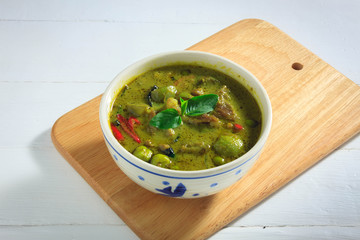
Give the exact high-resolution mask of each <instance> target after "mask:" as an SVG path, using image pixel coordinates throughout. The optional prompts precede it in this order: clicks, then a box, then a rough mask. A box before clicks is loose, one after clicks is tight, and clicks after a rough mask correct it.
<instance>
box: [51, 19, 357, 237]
mask: <svg viewBox="0 0 360 240" xmlns="http://www.w3.org/2000/svg"><path fill="white" fill-rule="evenodd" d="M189 49H191V50H199V51H206V52H211V53H215V54H218V55H221V56H224V57H226V58H228V59H231V60H233V61H235V62H237V63H239V64H240V65H242V66H244V67H245V68H247V69H248V70H250V71H251V72H252V73H253V74H254V75H255V76H256V77H257V78H258V79H259V80H260V81H261V82H262V84H263V85H264V87H265V88H266V90H267V92H268V94H269V97H270V100H271V102H272V106H273V126H272V130H271V133H270V136H269V139H268V142H267V144H266V146H265V150H264V152H263V153H262V155H261V157H260V159H259V160H258V161H257V163H256V164H255V166H254V167H253V168H252V170H251V171H250V172H249V173H248V174H247V175H246V176H245V177H244V178H243V179H242V180H241V181H240V182H238V183H237V184H235V185H233V186H231V187H229V188H228V189H225V190H224V191H222V192H220V193H218V194H216V195H213V196H209V197H206V198H200V199H193V200H182V199H171V198H168V197H164V196H160V195H156V194H153V193H151V192H149V191H147V190H144V189H142V188H141V187H138V186H137V185H136V184H135V183H133V182H132V181H131V180H130V179H128V178H127V177H126V176H125V175H124V174H123V173H122V172H121V170H120V169H119V168H118V167H117V166H116V164H115V163H114V162H113V160H112V158H111V156H110V155H109V153H108V152H107V149H106V146H105V143H104V141H103V138H102V133H101V130H100V124H99V120H98V107H99V102H100V96H98V97H97V98H95V99H93V100H91V101H89V102H87V103H85V104H83V105H82V106H80V107H78V108H76V109H74V110H73V111H71V112H69V113H67V114H65V115H64V116H62V117H61V118H60V119H58V121H57V122H56V123H55V124H54V126H53V129H52V139H53V142H54V144H55V146H56V148H57V149H58V150H59V152H60V153H61V154H62V155H63V156H64V157H65V158H66V160H67V161H68V162H69V163H70V164H71V165H72V166H73V167H74V168H75V169H76V170H77V171H78V172H79V173H80V174H81V176H83V177H84V179H85V180H86V181H87V182H88V183H89V184H90V185H91V186H92V187H93V188H94V189H95V191H96V192H97V193H98V194H99V195H100V196H101V197H102V198H103V199H104V200H105V201H106V202H107V203H108V204H109V206H110V207H112V209H113V210H114V211H115V212H116V213H117V214H118V215H119V216H120V217H121V218H122V219H123V220H124V221H125V222H126V223H127V224H128V225H129V227H130V228H131V229H132V230H133V231H134V232H135V233H136V234H137V235H138V236H139V237H140V238H142V239H204V238H207V237H209V236H210V235H212V234H213V233H215V232H216V231H218V230H219V229H221V228H222V227H224V226H225V225H226V224H228V223H230V222H231V221H232V220H234V219H235V218H237V217H239V216H240V215H241V214H243V213H244V212H246V211H247V210H249V209H250V208H251V207H253V206H254V205H256V204H257V203H259V202H260V201H261V200H263V199H265V198H266V197H268V196H269V195H271V194H272V193H274V192H275V191H276V190H278V189H279V188H280V187H282V186H284V185H285V184H286V183H287V182H289V181H290V180H291V179H293V178H295V177H296V176H298V175H299V174H301V173H302V172H303V171H304V170H306V169H308V168H309V167H310V166H312V165H314V164H315V163H316V162H318V161H319V160H320V159H322V158H323V157H324V156H326V155H327V154H329V153H330V152H332V151H333V150H334V149H335V148H336V147H338V146H339V145H341V144H342V143H344V142H345V141H346V140H348V139H349V138H351V137H352V136H354V135H355V134H357V133H358V132H359V131H360V119H359V116H360V88H359V86H357V85H356V84H355V83H353V82H352V81H350V80H349V79H347V78H346V77H345V76H343V75H342V74H341V73H339V72H337V71H336V70H335V69H334V68H332V67H331V66H329V65H328V64H327V63H325V62H324V61H322V60H321V59H320V58H318V57H317V56H316V55H314V54H313V53H311V52H310V51H309V50H307V49H306V48H304V47H303V46H301V45H300V44H299V43H297V42H296V41H294V40H293V39H291V38H290V37H289V36H287V35H286V34H285V33H283V32H282V31H280V30H279V29H277V28H276V27H274V26H273V25H271V24H270V23H268V22H265V21H262V20H257V19H247V20H243V21H240V22H238V23H236V24H234V25H232V26H230V27H228V28H226V29H224V30H222V31H220V32H218V33H216V34H215V35H213V36H211V37H209V38H207V39H205V40H204V41H202V42H200V43H198V44H196V45H194V46H192V47H190V48H189ZM295 62H298V63H301V64H302V65H303V68H302V69H301V70H294V69H293V68H292V64H293V63H295Z"/></svg>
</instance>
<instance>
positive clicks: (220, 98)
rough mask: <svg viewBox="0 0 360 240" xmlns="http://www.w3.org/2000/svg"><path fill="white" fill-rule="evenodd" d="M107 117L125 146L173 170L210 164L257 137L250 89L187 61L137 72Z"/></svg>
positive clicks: (216, 163)
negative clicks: (142, 72)
mask: <svg viewBox="0 0 360 240" xmlns="http://www.w3.org/2000/svg"><path fill="white" fill-rule="evenodd" d="M125 90H126V91H125ZM109 118H110V123H111V128H112V130H113V133H114V136H115V138H116V139H117V140H118V141H119V142H120V144H122V145H123V147H124V148H125V149H127V150H128V151H129V152H131V153H133V155H134V156H136V157H138V158H140V159H142V160H143V161H146V162H148V163H149V164H153V165H156V166H159V167H163V168H169V169H175V170H201V169H207V168H213V167H216V166H220V165H223V164H226V163H228V162H231V161H233V160H234V159H236V158H238V157H240V156H241V155H243V154H244V153H246V152H247V151H249V150H250V148H251V147H252V146H254V144H255V143H256V141H257V139H258V137H259V135H260V131H261V119H262V117H261V112H260V108H259V106H258V104H257V102H256V100H255V99H254V97H253V96H252V94H251V92H250V91H249V90H247V89H246V88H245V87H244V86H242V85H241V84H240V83H238V82H237V81H236V80H235V79H232V78H231V77H230V76H228V75H226V74H224V73H221V72H219V71H216V70H213V69H210V68H205V67H200V66H191V65H174V66H166V67H161V68H157V69H154V70H151V71H148V72H146V73H144V74H142V75H140V76H138V77H136V78H135V79H133V80H132V81H131V83H129V84H128V85H126V88H124V89H123V90H121V91H120V93H119V94H118V96H117V98H116V99H115V101H114V103H113V108H112V111H111V113H110V116H109Z"/></svg>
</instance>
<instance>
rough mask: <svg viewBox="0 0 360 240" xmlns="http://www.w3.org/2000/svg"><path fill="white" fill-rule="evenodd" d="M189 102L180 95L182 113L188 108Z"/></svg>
mask: <svg viewBox="0 0 360 240" xmlns="http://www.w3.org/2000/svg"><path fill="white" fill-rule="evenodd" d="M187 103H188V101H184V99H182V98H181V97H180V104H181V115H183V114H184V112H185V110H186V107H187Z"/></svg>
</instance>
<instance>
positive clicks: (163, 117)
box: [150, 108, 182, 129]
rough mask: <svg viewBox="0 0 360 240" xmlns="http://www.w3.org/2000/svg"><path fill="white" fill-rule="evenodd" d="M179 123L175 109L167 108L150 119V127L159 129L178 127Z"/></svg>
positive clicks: (179, 119) (179, 118)
mask: <svg viewBox="0 0 360 240" xmlns="http://www.w3.org/2000/svg"><path fill="white" fill-rule="evenodd" d="M181 121H182V120H181V117H180V115H179V113H178V112H177V111H176V110H175V109H173V108H169V109H166V110H164V111H161V112H159V113H158V114H156V116H155V117H153V118H152V119H151V121H150V125H151V126H154V127H157V128H160V129H169V128H176V127H178V126H179V125H180V124H181Z"/></svg>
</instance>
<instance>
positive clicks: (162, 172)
mask: <svg viewBox="0 0 360 240" xmlns="http://www.w3.org/2000/svg"><path fill="white" fill-rule="evenodd" d="M186 54H189V55H194V56H200V55H201V56H202V57H210V58H213V59H215V60H217V61H219V62H221V63H223V64H225V65H226V66H227V67H228V66H230V67H228V68H230V69H231V70H236V71H237V72H242V74H239V75H240V76H241V77H242V78H244V79H245V80H247V79H249V78H251V79H252V81H253V82H254V83H255V84H256V85H257V87H258V91H256V95H258V96H259V97H257V101H260V99H259V98H260V96H262V98H263V99H264V100H265V101H264V102H261V105H262V115H263V120H266V122H265V121H264V123H263V128H262V130H261V133H260V137H259V139H258V141H257V142H256V144H255V145H254V146H253V147H252V148H251V149H250V150H249V151H248V152H246V153H245V154H244V155H242V156H240V157H239V158H237V159H235V160H233V161H231V162H229V163H226V164H224V165H221V166H217V167H214V168H210V169H201V170H173V169H166V168H161V167H158V166H155V165H152V164H149V163H148V162H145V161H143V160H141V159H139V158H137V157H135V156H134V155H132V154H131V153H130V152H128V151H127V150H126V149H125V148H124V147H123V146H122V145H121V144H120V143H119V142H118V141H117V140H116V139H115V137H114V136H113V134H112V132H111V130H110V124H109V120H108V111H107V109H108V104H112V103H113V100H114V99H109V98H110V95H111V94H112V93H113V92H114V91H115V90H117V89H116V85H117V83H118V81H120V80H121V77H122V76H123V75H125V74H127V73H128V72H135V71H134V70H136V69H138V68H140V67H141V66H144V65H145V64H148V63H149V62H152V61H156V60H157V59H161V58H163V57H172V56H176V55H186ZM190 62H196V59H194V60H193V61H189V63H190ZM169 65H170V64H169ZM161 66H166V65H159V66H154V67H153V68H150V69H155V68H157V67H161ZM217 70H220V71H221V69H217ZM147 71H149V70H147ZM140 74H142V73H140ZM140 74H137V75H136V74H131V75H133V77H135V76H138V75H140ZM244 75H246V77H245V76H244ZM115 92H116V91H115ZM117 93H118V91H117ZM265 114H266V116H267V118H266V119H264V118H265ZM99 120H100V125H101V130H102V133H103V136H104V139H105V141H106V142H107V143H108V144H109V145H110V146H111V148H112V149H113V150H114V151H115V152H116V153H117V154H118V155H119V156H120V157H122V158H123V159H124V160H125V161H127V162H128V163H130V164H131V165H133V166H135V167H137V168H138V169H141V170H143V171H146V172H148V173H151V174H154V175H158V176H162V177H167V178H175V179H199V178H207V177H214V176H218V175H221V174H225V173H227V172H230V171H233V170H234V169H237V168H239V167H240V166H242V165H244V164H245V163H247V162H249V161H250V160H251V159H253V158H254V157H256V156H257V155H258V153H259V152H261V150H262V149H263V147H264V145H265V142H266V139H267V138H268V135H269V133H270V129H271V124H272V107H271V102H270V99H269V96H268V94H267V92H266V90H265V88H264V87H263V85H262V84H261V82H260V81H259V80H258V79H257V78H256V77H255V76H254V75H253V74H252V73H251V72H250V71H248V70H247V69H245V68H244V67H243V66H241V65H239V64H238V63H235V62H233V61H231V60H229V59H227V58H225V57H222V56H219V55H216V54H213V53H208V52H202V51H193V50H180V51H168V52H163V53H158V54H155V55H151V56H148V57H146V58H143V59H141V60H139V61H137V62H135V63H133V64H131V65H129V66H128V67H126V68H125V69H123V70H122V71H121V72H120V73H119V74H117V75H116V76H115V78H114V79H113V80H112V81H111V82H110V84H109V85H108V87H107V88H106V90H105V92H104V93H103V95H102V97H101V101H100V108H99ZM130 159H131V160H130Z"/></svg>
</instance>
